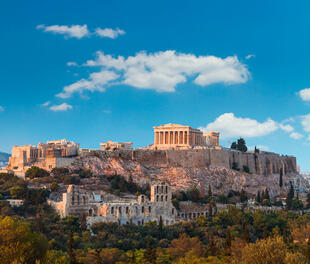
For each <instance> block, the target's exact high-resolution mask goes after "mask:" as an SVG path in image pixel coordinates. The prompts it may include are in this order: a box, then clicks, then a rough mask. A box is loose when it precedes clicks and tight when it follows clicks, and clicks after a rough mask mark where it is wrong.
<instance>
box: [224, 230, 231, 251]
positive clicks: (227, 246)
mask: <svg viewBox="0 0 310 264" xmlns="http://www.w3.org/2000/svg"><path fill="white" fill-rule="evenodd" d="M230 248H231V233H230V227H228V228H227V232H226V239H225V251H226V254H227V255H230Z"/></svg>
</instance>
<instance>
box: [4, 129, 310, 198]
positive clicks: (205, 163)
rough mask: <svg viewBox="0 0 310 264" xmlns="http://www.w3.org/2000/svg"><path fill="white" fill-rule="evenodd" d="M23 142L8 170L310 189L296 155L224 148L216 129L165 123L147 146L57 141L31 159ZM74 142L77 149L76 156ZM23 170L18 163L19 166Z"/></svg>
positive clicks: (218, 189) (182, 184)
mask: <svg viewBox="0 0 310 264" xmlns="http://www.w3.org/2000/svg"><path fill="white" fill-rule="evenodd" d="M61 142H63V143H64V144H61ZM24 147H25V146H23V147H14V151H15V152H16V153H18V155H19V157H22V158H23V160H22V161H21V160H20V159H18V157H16V155H12V158H11V159H10V163H9V166H8V169H13V168H14V166H17V167H18V166H22V168H23V169H24V170H25V169H26V168H29V167H30V166H33V165H35V166H39V167H40V166H42V167H43V168H45V169H47V170H51V169H52V168H53V167H68V168H70V169H71V170H77V169H83V168H87V169H90V170H91V171H92V172H93V174H94V175H98V177H101V176H106V175H115V174H119V175H122V176H124V177H125V178H127V179H128V178H129V177H132V179H133V180H134V181H135V182H137V183H139V184H146V183H153V182H167V183H169V184H170V185H171V187H172V189H173V190H177V189H187V188H189V187H191V186H193V185H197V186H198V187H199V188H200V190H201V191H202V193H203V192H207V188H208V186H209V184H210V185H211V186H212V189H213V191H214V193H223V194H227V193H228V192H229V191H230V190H235V191H240V190H241V189H242V188H243V189H246V191H247V192H248V193H252V194H253V195H254V194H256V193H257V191H258V190H264V189H266V188H268V189H269V190H270V194H271V196H276V195H279V194H283V193H285V192H286V190H287V188H288V187H289V186H290V182H292V183H293V184H294V187H295V189H296V190H298V191H299V192H300V193H302V192H303V191H306V190H308V188H309V186H308V184H307V183H306V182H305V181H304V180H303V178H302V177H301V176H300V175H299V173H298V172H297V166H296V158H295V157H292V156H281V155H278V154H275V153H270V152H263V151H257V152H245V153H244V152H241V151H237V150H231V149H227V148H222V147H220V146H219V133H218V132H216V131H210V132H208V133H203V132H202V131H200V130H199V129H193V128H191V127H189V126H182V125H175V124H167V125H163V126H159V127H154V144H153V145H152V146H150V147H147V148H143V149H132V144H131V143H130V142H126V143H120V142H115V143H114V142H111V141H110V142H108V143H101V149H100V150H89V149H80V148H79V145H78V144H75V143H73V142H67V141H53V142H48V143H47V144H45V145H44V144H41V145H39V146H38V147H37V148H34V147H31V149H32V150H33V151H34V150H35V149H38V150H39V152H38V153H40V155H39V157H37V156H36V155H37V154H35V153H37V152H35V151H34V152H33V154H32V157H31V160H29V162H28V163H27V162H25V160H27V153H25V152H22V153H20V152H18V151H17V149H18V148H24ZM72 147H73V149H74V148H77V149H79V151H78V154H77V155H75V156H74V155H72V153H74V152H72ZM51 148H52V149H53V148H55V149H58V151H56V150H55V151H52V150H50V149H51ZM68 149H70V150H71V152H70V155H69V152H68ZM42 150H44V151H45V150H46V151H45V152H44V151H43V152H42ZM44 153H46V154H44ZM12 154H13V153H12ZM51 159H52V161H53V163H51V162H50V160H51ZM58 160H59V161H58ZM46 161H49V162H46ZM13 163H14V164H15V165H14V164H13ZM16 164H19V165H16ZM236 165H237V166H238V168H237V170H236V168H234V166H236ZM245 168H247V170H245ZM20 169H21V167H20V168H16V170H17V171H18V170H20ZM248 172H249V173H248ZM280 173H281V174H282V175H283V187H282V188H280V186H279V177H280Z"/></svg>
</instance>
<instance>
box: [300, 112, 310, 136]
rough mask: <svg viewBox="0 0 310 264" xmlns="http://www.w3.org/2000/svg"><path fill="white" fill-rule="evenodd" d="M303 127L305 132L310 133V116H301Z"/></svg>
mask: <svg viewBox="0 0 310 264" xmlns="http://www.w3.org/2000/svg"><path fill="white" fill-rule="evenodd" d="M301 125H302V126H303V129H304V131H306V132H310V114H307V115H304V116H301Z"/></svg>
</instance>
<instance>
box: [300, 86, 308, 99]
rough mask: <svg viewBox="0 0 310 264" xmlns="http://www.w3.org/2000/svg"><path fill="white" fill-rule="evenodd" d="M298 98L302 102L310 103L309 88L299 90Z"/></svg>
mask: <svg viewBox="0 0 310 264" xmlns="http://www.w3.org/2000/svg"><path fill="white" fill-rule="evenodd" d="M299 96H300V98H301V99H302V100H303V101H310V88H306V89H303V90H300V91H299Z"/></svg>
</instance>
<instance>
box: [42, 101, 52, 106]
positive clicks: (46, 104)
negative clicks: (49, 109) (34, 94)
mask: <svg viewBox="0 0 310 264" xmlns="http://www.w3.org/2000/svg"><path fill="white" fill-rule="evenodd" d="M50 104H51V102H50V101H47V102H45V103H44V104H41V106H49V105H50Z"/></svg>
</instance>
